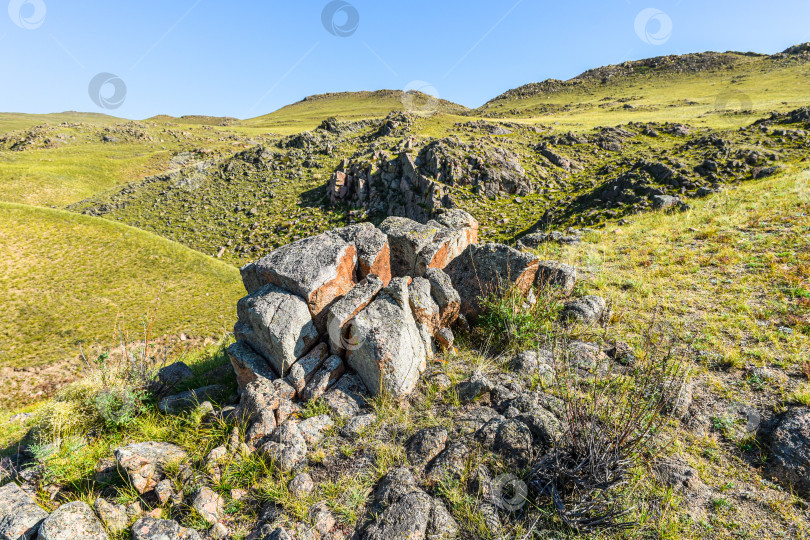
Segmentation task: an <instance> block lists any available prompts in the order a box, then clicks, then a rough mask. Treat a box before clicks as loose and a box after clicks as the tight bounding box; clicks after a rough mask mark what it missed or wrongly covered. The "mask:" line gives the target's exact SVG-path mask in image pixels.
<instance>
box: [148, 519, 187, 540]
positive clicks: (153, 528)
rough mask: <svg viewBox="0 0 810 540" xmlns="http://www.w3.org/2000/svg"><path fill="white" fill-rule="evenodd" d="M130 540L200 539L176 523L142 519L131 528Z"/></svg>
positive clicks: (165, 520) (168, 520)
mask: <svg viewBox="0 0 810 540" xmlns="http://www.w3.org/2000/svg"><path fill="white" fill-rule="evenodd" d="M132 540H202V537H201V536H200V534H199V533H198V532H197V531H195V530H194V529H186V528H185V527H182V526H180V524H179V523H177V522H176V521H173V520H170V519H157V518H154V517H143V518H141V519H139V520H138V521H136V522H135V524H134V525H133V526H132Z"/></svg>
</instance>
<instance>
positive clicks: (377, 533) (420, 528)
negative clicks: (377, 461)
mask: <svg viewBox="0 0 810 540" xmlns="http://www.w3.org/2000/svg"><path fill="white" fill-rule="evenodd" d="M375 500H376V504H377V505H378V507H381V508H383V511H382V512H381V513H380V514H379V515H378V516H377V519H376V521H375V522H373V523H371V524H369V526H368V527H366V530H365V534H364V535H363V538H364V539H365V540H388V539H391V538H408V539H411V540H421V539H428V538H436V539H438V538H454V537H455V536H457V535H458V524H456V522H455V520H454V519H453V518H452V517H451V516H450V515H449V513H448V512H447V509H446V508H445V507H444V505H443V504H442V503H441V502H439V501H437V500H435V499H433V498H432V497H431V496H430V495H428V494H427V493H425V492H424V491H422V490H421V489H419V487H418V486H417V485H416V480H415V479H414V478H413V475H412V474H411V473H410V472H409V471H408V470H407V469H403V468H400V469H394V470H393V471H391V472H389V473H388V474H387V475H386V476H385V477H384V478H383V479H382V480H381V481H380V486H379V487H378V489H377V493H376V496H375Z"/></svg>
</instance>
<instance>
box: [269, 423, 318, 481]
mask: <svg viewBox="0 0 810 540" xmlns="http://www.w3.org/2000/svg"><path fill="white" fill-rule="evenodd" d="M259 451H260V452H261V453H262V454H264V455H266V456H267V457H268V458H270V459H271V460H272V461H273V462H274V463H275V465H276V466H278V467H279V468H281V469H282V470H285V471H291V470H292V469H293V468H295V466H296V465H298V464H299V463H301V462H302V461H303V460H304V458H305V457H306V455H307V443H306V440H304V436H303V435H302V434H301V431H300V430H299V429H298V426H297V425H296V422H295V421H293V420H287V421H286V422H284V423H283V424H281V425H280V426H279V427H278V429H276V430H275V431H274V432H273V434H272V435H271V436H270V438H269V440H268V441H267V442H265V443H264V444H263V445H262V446H261V447H260V448H259Z"/></svg>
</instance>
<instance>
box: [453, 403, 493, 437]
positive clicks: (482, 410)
mask: <svg viewBox="0 0 810 540" xmlns="http://www.w3.org/2000/svg"><path fill="white" fill-rule="evenodd" d="M493 418H499V419H501V420H503V418H502V417H501V415H499V414H498V411H496V410H495V409H493V408H492V407H474V408H472V409H470V411H469V412H468V413H467V414H466V415H464V416H463V417H461V418H460V419H459V421H458V428H459V430H460V431H461V433H465V434H469V433H474V432H476V431H478V430H479V429H481V428H482V427H483V426H484V424H486V423H487V422H489V421H490V420H492V419H493Z"/></svg>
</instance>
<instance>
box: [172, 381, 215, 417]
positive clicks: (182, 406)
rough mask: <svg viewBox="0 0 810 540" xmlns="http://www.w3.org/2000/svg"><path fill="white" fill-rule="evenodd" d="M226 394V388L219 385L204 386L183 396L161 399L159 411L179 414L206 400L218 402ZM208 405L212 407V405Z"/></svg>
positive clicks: (184, 393) (182, 394) (177, 395)
mask: <svg viewBox="0 0 810 540" xmlns="http://www.w3.org/2000/svg"><path fill="white" fill-rule="evenodd" d="M225 392H226V389H225V387H224V386H222V385H219V384H214V385H211V386H204V387H202V388H197V389H195V390H188V391H186V392H183V393H181V394H176V395H173V396H167V397H165V398H163V399H161V400H160V401H159V402H158V409H160V411H161V412H162V413H165V414H177V413H179V412H182V411H186V410H189V409H193V408H194V407H196V406H197V405H199V404H201V403H203V402H204V401H206V400H209V399H214V400H216V399H217V398H219V397H221V396H223V395H224V394H225ZM208 405H209V406H211V404H210V403H209V404H208ZM212 409H213V407H212Z"/></svg>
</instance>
